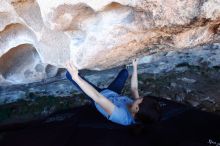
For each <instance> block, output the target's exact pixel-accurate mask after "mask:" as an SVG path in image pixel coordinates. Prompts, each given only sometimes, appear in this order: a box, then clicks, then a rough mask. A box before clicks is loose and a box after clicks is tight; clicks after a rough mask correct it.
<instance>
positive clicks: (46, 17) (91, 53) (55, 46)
mask: <svg viewBox="0 0 220 146" xmlns="http://www.w3.org/2000/svg"><path fill="white" fill-rule="evenodd" d="M219 41H220V1H219V0H209V1H207V0H184V1H183V0H115V1H112V0H102V1H99V2H97V0H1V1H0V42H1V43H0V82H1V83H2V84H3V83H4V84H20V83H29V82H35V81H40V80H42V79H45V78H49V77H53V76H55V75H56V74H57V72H58V68H63V67H64V64H65V62H66V61H67V60H69V59H70V60H72V61H73V62H74V64H75V65H76V66H77V67H78V68H79V69H93V70H103V69H107V68H111V67H115V66H120V65H123V64H128V62H129V61H130V59H131V58H134V57H145V56H147V55H151V54H154V53H159V52H169V51H181V50H184V49H188V48H198V47H199V46H202V45H206V44H213V43H217V42H219ZM210 49H211V48H210ZM194 52H196V51H194ZM148 63H149V62H148Z"/></svg>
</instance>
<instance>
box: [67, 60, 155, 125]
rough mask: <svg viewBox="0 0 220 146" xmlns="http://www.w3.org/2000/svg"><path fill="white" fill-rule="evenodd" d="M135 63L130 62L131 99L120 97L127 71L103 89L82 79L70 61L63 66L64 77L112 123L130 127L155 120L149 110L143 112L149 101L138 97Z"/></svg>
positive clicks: (123, 70)
mask: <svg viewBox="0 0 220 146" xmlns="http://www.w3.org/2000/svg"><path fill="white" fill-rule="evenodd" d="M137 63H138V60H137V59H134V60H133V61H132V64H133V73H132V77H131V93H132V96H133V99H131V98H129V97H127V96H122V95H121V91H122V89H123V87H124V84H125V82H126V80H127V78H128V75H129V74H128V70H127V69H122V70H121V71H120V73H119V74H118V76H117V77H116V79H115V80H114V81H113V82H112V83H111V84H110V85H109V86H108V87H107V88H104V89H100V88H98V87H96V86H95V85H93V84H92V83H90V82H89V81H87V80H86V79H85V78H84V77H82V76H81V75H80V73H79V72H78V69H77V68H76V67H75V66H74V64H73V63H72V62H70V61H68V62H67V63H66V64H65V65H66V66H65V67H66V68H67V72H66V77H67V79H68V80H70V81H71V82H72V83H73V84H74V85H75V86H76V87H77V88H78V89H79V90H81V91H82V92H83V93H85V94H86V95H87V96H88V97H90V99H92V100H93V104H94V105H95V107H96V109H97V110H98V111H99V112H100V113H101V114H103V115H104V116H105V117H106V118H107V119H108V120H110V121H112V122H114V123H118V124H121V125H132V124H135V123H136V122H137V121H139V122H146V120H157V119H158V116H157V115H156V117H155V116H154V115H153V116H152V113H149V111H150V110H148V111H146V110H144V109H146V106H148V105H149V100H145V98H143V97H140V96H139V93H138V77H137ZM147 102H148V103H147ZM150 107H153V106H150ZM148 109H149V107H148ZM155 110H156V107H155V109H153V112H154V113H155Z"/></svg>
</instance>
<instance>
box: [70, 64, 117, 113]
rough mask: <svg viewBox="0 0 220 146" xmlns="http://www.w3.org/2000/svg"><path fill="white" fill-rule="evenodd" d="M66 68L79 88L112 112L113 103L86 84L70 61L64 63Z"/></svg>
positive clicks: (108, 111)
mask: <svg viewBox="0 0 220 146" xmlns="http://www.w3.org/2000/svg"><path fill="white" fill-rule="evenodd" d="M66 68H67V70H68V71H69V72H70V74H71V76H72V79H73V80H74V81H75V82H76V83H77V84H78V85H79V86H80V88H81V89H82V90H83V91H84V92H85V93H86V94H87V95H88V96H89V97H91V98H92V99H93V100H94V101H95V102H96V103H97V104H99V105H100V106H101V107H102V108H103V109H104V110H105V111H106V112H107V113H108V114H109V115H111V114H112V112H113V110H114V107H115V105H114V104H113V103H112V102H111V101H110V100H108V99H107V98H106V97H105V96H103V95H102V94H100V93H99V92H98V91H97V90H96V89H95V88H94V87H92V86H91V85H90V84H88V83H87V82H86V81H85V80H83V79H82V78H81V77H80V76H79V75H78V69H77V68H76V67H75V66H74V65H73V63H71V62H67V63H66Z"/></svg>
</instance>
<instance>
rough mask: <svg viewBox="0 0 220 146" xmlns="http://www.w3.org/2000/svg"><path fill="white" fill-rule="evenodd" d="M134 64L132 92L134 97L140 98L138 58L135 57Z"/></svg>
mask: <svg viewBox="0 0 220 146" xmlns="http://www.w3.org/2000/svg"><path fill="white" fill-rule="evenodd" d="M132 64H133V73H132V77H131V94H132V97H133V98H134V99H137V98H140V96H139V93H138V76H137V64H138V59H133V60H132Z"/></svg>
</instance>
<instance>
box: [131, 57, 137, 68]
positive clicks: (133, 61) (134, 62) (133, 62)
mask: <svg viewBox="0 0 220 146" xmlns="http://www.w3.org/2000/svg"><path fill="white" fill-rule="evenodd" d="M132 64H133V67H137V65H138V58H136V59H133V60H132Z"/></svg>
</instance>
